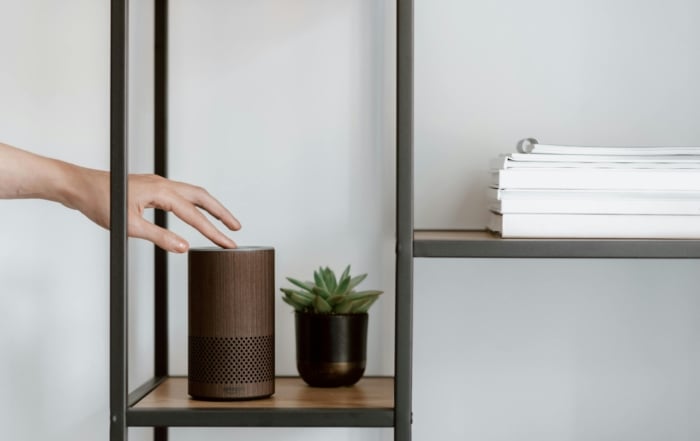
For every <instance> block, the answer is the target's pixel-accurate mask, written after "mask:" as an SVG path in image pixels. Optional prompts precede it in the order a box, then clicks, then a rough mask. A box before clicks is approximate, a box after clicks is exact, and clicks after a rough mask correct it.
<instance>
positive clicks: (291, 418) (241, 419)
mask: <svg viewBox="0 0 700 441" xmlns="http://www.w3.org/2000/svg"><path fill="white" fill-rule="evenodd" d="M126 422H127V426H129V427H157V426H160V427H393V426H394V409H391V408H375V409H129V410H128V411H127V413H126Z"/></svg>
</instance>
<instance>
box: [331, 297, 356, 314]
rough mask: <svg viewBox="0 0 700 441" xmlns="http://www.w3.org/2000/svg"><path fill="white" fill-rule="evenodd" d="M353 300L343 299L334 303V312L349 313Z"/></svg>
mask: <svg viewBox="0 0 700 441" xmlns="http://www.w3.org/2000/svg"><path fill="white" fill-rule="evenodd" d="M353 303H354V300H348V299H345V300H344V301H343V302H341V303H340V304H338V305H336V307H335V312H336V313H338V314H349V313H350V312H351V311H352V308H353Z"/></svg>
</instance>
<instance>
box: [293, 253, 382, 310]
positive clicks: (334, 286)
mask: <svg viewBox="0 0 700 441" xmlns="http://www.w3.org/2000/svg"><path fill="white" fill-rule="evenodd" d="M366 277H367V274H361V275H359V276H356V277H351V276H350V265H348V266H347V268H345V271H343V274H342V275H341V276H340V277H339V278H336V276H335V273H334V272H333V270H331V269H330V268H328V267H325V268H322V267H321V268H319V269H318V270H317V271H314V281H313V282H311V281H308V282H302V281H300V280H297V279H294V278H292V277H287V280H289V282H290V283H292V284H293V285H294V286H295V287H296V288H295V289H290V288H281V289H280V291H282V292H283V293H284V295H283V296H282V300H284V301H285V302H286V303H288V304H289V305H290V306H291V307H292V308H294V310H295V311H297V312H307V313H312V314H364V313H366V312H367V311H368V310H369V308H370V306H372V304H373V303H374V302H375V301H376V300H377V298H378V297H379V295H380V294H382V291H376V290H370V291H355V288H356V287H357V285H359V284H360V282H362V281H363V280H365V278H366Z"/></svg>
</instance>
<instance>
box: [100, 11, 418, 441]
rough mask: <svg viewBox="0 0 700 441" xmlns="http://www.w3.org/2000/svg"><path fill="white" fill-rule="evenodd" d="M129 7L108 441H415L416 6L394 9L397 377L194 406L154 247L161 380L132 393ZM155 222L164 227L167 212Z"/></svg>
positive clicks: (117, 163) (114, 175)
mask: <svg viewBox="0 0 700 441" xmlns="http://www.w3.org/2000/svg"><path fill="white" fill-rule="evenodd" d="M128 3H129V0H112V1H111V59H110V63H111V67H110V73H111V78H110V81H111V85H110V100H111V103H110V106H111V107H110V124H111V128H110V130H111V134H110V139H111V142H110V162H111V165H110V169H111V199H110V201H111V202H110V204H111V206H110V213H111V224H110V440H111V441H124V440H126V439H127V437H128V428H129V427H153V428H154V439H155V440H157V441H165V440H167V438H168V430H167V428H168V427H176V426H178V427H183V426H187V427H391V428H393V429H394V438H395V439H396V440H399V441H409V440H410V439H411V374H412V368H411V362H412V359H411V345H412V335H411V332H412V284H413V189H412V185H413V183H412V181H413V176H412V170H413V162H412V161H413V159H412V155H413V1H412V0H396V6H397V75H396V82H397V146H396V152H397V153H396V154H397V219H396V231H397V252H396V303H395V323H396V328H395V338H396V341H395V363H394V376H393V377H365V378H363V379H362V380H361V381H360V382H359V383H358V384H357V385H355V386H354V387H352V388H336V389H331V390H323V389H313V388H309V387H307V386H306V385H305V384H304V383H303V381H301V380H300V379H299V378H293V377H278V378H277V379H276V393H275V394H274V395H273V397H272V398H269V399H264V400H257V401H243V402H206V401H196V400H192V399H190V398H189V396H188V395H187V390H186V389H187V388H186V378H182V377H171V376H170V375H169V372H168V352H167V348H168V316H167V311H168V290H167V279H168V274H167V272H168V262H167V253H166V252H164V251H162V250H160V249H158V248H155V262H154V263H155V286H154V289H155V320H154V322H155V342H154V344H155V351H154V353H155V355H154V360H153V362H154V377H153V378H152V379H150V380H149V381H147V382H146V383H145V384H143V385H141V386H140V387H138V388H137V389H136V390H134V391H131V392H129V391H128V378H127V372H128V366H127V354H128V347H127V341H128V339H127V328H128V317H127V311H128V307H127V299H128V292H127V289H128V288H127V287H128V283H127V277H128V274H127V268H128V253H127V251H128V247H127V210H126V202H127V200H126V198H127V176H128V167H127V164H128V161H127V154H128V146H127V139H128V136H127V134H128V131H127V130H128V129H127V121H128V106H127V96H128V28H129V19H128ZM154 24H155V27H154V30H155V31H154V32H155V68H154V92H155V93H154V113H155V117H154V135H155V136H154V151H155V158H154V159H155V169H154V172H155V173H156V174H159V175H161V176H167V175H168V173H167V154H168V149H167V144H168V142H167V101H168V97H167V84H168V69H167V65H168V58H167V55H168V0H155V23H154ZM155 223H156V224H157V225H160V226H163V227H167V219H166V216H165V214H164V213H162V212H156V218H155Z"/></svg>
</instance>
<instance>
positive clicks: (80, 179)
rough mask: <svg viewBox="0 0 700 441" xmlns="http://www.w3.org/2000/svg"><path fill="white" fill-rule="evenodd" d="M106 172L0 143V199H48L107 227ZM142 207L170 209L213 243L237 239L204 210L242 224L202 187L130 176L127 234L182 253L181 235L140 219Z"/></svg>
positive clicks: (227, 245) (229, 224) (230, 242)
mask: <svg viewBox="0 0 700 441" xmlns="http://www.w3.org/2000/svg"><path fill="white" fill-rule="evenodd" d="M109 185H110V183H109V173H108V172H105V171H101V170H94V169H90V168H85V167H79V166H77V165H74V164H70V163H68V162H63V161H59V160H56V159H52V158H46V157H44V156H39V155H35V154H33V153H30V152H27V151H24V150H20V149H18V148H15V147H12V146H9V145H6V144H2V143H0V199H30V198H37V199H47V200H50V201H56V202H60V203H62V204H63V205H65V206H66V207H69V208H74V209H76V210H79V211H80V212H81V213H83V214H84V215H85V216H87V217H88V218H90V219H91V220H93V221H94V222H96V223H97V224H98V225H101V226H103V227H104V228H107V229H108V228H109V215H110V205H109V199H110V191H109ZM147 208H159V209H161V210H165V211H172V212H173V213H174V214H175V215H176V216H177V217H179V218H180V219H182V220H184V221H185V222H187V223H188V224H190V225H191V226H193V227H194V228H195V229H197V230H198V231H199V232H200V233H202V234H203V235H204V236H206V237H208V238H209V239H210V240H211V241H212V242H214V243H215V244H217V245H219V246H221V247H223V248H235V247H236V243H235V242H234V241H233V240H231V239H230V238H229V237H228V236H226V235H225V234H223V233H222V232H221V231H219V230H218V229H217V228H216V227H215V226H214V225H213V224H212V223H211V222H209V220H208V219H207V218H206V217H205V216H204V214H203V213H202V212H201V211H200V210H199V209H203V210H205V211H207V212H209V213H210V214H211V215H212V216H214V217H215V218H217V219H218V220H220V221H221V222H222V223H223V224H224V225H226V226H227V227H228V228H229V229H231V230H238V229H240V228H241V224H240V223H239V222H238V220H236V218H235V217H233V215H232V214H231V213H230V212H229V211H228V210H227V209H226V207H224V206H223V205H221V203H220V202H219V201H217V200H216V199H214V198H213V197H212V196H211V195H210V194H209V193H207V191H206V190H204V189H203V188H201V187H196V186H194V185H190V184H185V183H183V182H177V181H171V180H169V179H165V178H163V177H160V176H156V175H129V200H128V207H127V210H128V234H129V236H131V237H139V238H142V239H146V240H150V241H151V242H153V243H155V244H156V245H158V246H159V247H161V248H163V249H164V250H167V251H173V252H176V253H184V252H185V251H187V250H188V249H189V244H188V243H187V241H186V240H185V239H183V238H182V237H180V236H178V235H177V234H175V233H173V232H172V231H169V230H166V229H164V228H161V227H158V226H156V225H154V224H152V223H150V222H148V221H147V220H145V219H144V218H143V212H144V210H145V209H147Z"/></svg>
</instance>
